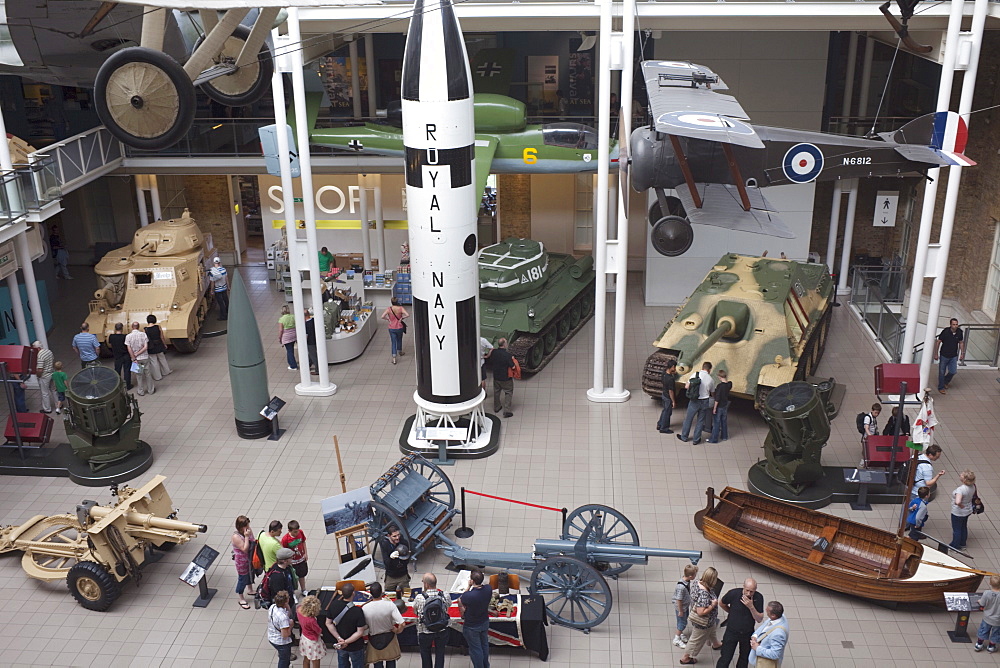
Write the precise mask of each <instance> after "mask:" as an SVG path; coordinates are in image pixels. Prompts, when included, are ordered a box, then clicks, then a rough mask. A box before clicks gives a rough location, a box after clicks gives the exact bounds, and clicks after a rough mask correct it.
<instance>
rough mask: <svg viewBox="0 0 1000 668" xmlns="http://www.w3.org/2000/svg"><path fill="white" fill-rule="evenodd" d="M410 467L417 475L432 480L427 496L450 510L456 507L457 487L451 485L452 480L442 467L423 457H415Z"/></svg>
mask: <svg viewBox="0 0 1000 668" xmlns="http://www.w3.org/2000/svg"><path fill="white" fill-rule="evenodd" d="M410 466H411V467H412V468H413V470H414V471H415V472H416V473H419V474H420V475H422V476H423V477H424V478H427V479H428V480H430V482H431V488H430V491H428V492H427V496H428V497H430V499H431V500H433V501H436V502H437V503H439V504H440V505H442V506H446V507H447V508H448V510H451V509H452V508H454V507H455V486H454V485H452V484H451V480H450V479H449V478H448V476H446V475H445V474H444V471H442V470H441V467H439V466H438V465H437V464H435V463H434V462H429V461H427V460H426V459H424V458H423V457H414V458H413V461H412V462H410Z"/></svg>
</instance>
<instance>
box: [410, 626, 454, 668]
mask: <svg viewBox="0 0 1000 668" xmlns="http://www.w3.org/2000/svg"><path fill="white" fill-rule="evenodd" d="M450 633H451V631H450V630H449V629H445V630H444V631H439V632H438V633H418V634H417V644H419V645H420V666H421V668H444V648H445V646H447V644H448V635H449V634H450ZM432 645H433V649H432Z"/></svg>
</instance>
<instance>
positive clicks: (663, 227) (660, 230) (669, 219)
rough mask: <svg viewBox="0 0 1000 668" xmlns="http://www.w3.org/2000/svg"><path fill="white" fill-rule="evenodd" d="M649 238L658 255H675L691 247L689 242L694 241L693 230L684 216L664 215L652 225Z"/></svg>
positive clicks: (681, 253)
mask: <svg viewBox="0 0 1000 668" xmlns="http://www.w3.org/2000/svg"><path fill="white" fill-rule="evenodd" d="M650 240H651V241H652V242H653V248H654V249H655V250H656V252H657V253H659V254H660V255H666V256H667V257H677V256H678V255H683V254H684V253H686V252H687V251H688V249H689V248H691V244H692V243H694V230H692V229H691V223H689V222H688V221H687V219H685V218H681V217H680V216H664V217H663V218H660V219H659V220H658V221H656V223H655V224H654V225H653V229H652V231H651V232H650Z"/></svg>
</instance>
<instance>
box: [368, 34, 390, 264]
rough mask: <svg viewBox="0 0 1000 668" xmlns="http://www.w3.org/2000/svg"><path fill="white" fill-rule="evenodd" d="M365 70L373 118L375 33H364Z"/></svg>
mask: <svg viewBox="0 0 1000 668" xmlns="http://www.w3.org/2000/svg"><path fill="white" fill-rule="evenodd" d="M365 71H366V73H367V75H368V117H369V118H375V114H376V112H377V109H376V107H375V33H368V34H367V35H365ZM383 271H385V269H383Z"/></svg>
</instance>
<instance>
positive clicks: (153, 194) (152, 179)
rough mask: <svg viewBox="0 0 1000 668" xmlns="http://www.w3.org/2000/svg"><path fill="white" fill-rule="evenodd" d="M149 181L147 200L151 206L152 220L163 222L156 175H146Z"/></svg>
mask: <svg viewBox="0 0 1000 668" xmlns="http://www.w3.org/2000/svg"><path fill="white" fill-rule="evenodd" d="M146 178H148V179H149V199H150V201H151V202H152V204H153V220H154V221H156V220H163V211H162V210H161V209H160V186H159V184H158V183H157V182H156V174H148V175H147V177H146Z"/></svg>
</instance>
